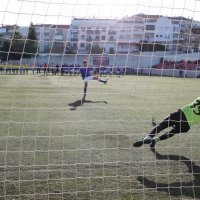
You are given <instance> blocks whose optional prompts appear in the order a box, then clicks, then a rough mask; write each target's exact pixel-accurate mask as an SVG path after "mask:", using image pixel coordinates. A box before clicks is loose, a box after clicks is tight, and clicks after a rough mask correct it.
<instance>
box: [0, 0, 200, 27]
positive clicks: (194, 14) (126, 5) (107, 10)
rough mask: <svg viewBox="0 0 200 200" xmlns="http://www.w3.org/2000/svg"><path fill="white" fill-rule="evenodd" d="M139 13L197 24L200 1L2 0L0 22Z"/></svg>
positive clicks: (63, 20)
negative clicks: (182, 18)
mask: <svg viewBox="0 0 200 200" xmlns="http://www.w3.org/2000/svg"><path fill="white" fill-rule="evenodd" d="M138 13H144V14H158V15H164V16H172V17H173V16H184V17H186V18H188V17H189V18H193V19H194V20H198V21H200V0H1V6H0V23H1V24H4V25H5V24H18V25H21V26H27V25H29V24H30V22H33V23H34V24H38V23H48V24H70V21H71V19H72V18H73V17H80V18H93V17H94V18H122V17H123V16H131V15H134V14H138Z"/></svg>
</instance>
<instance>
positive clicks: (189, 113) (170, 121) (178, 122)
mask: <svg viewBox="0 0 200 200" xmlns="http://www.w3.org/2000/svg"><path fill="white" fill-rule="evenodd" d="M199 122H200V97H198V98H197V99H195V100H194V101H193V102H192V103H189V104H187V105H185V106H183V107H182V108H181V109H178V110H177V111H176V112H174V113H171V114H170V115H169V116H167V117H166V118H165V119H163V121H161V122H160V123H159V124H158V125H156V124H155V123H154V127H153V129H152V130H151V131H150V132H149V133H148V135H147V136H146V137H145V138H144V139H141V140H138V141H137V142H135V143H134V144H133V146H134V147H140V146H142V145H143V144H150V147H152V148H154V147H155V144H156V143H157V142H159V141H161V140H166V139H168V138H170V137H172V136H174V135H175V134H178V133H185V132H188V131H189V130H190V127H191V126H192V125H193V124H195V123H199ZM169 127H172V129H171V130H170V131H168V132H166V133H164V134H163V135H161V136H159V137H158V136H156V135H157V134H158V133H160V132H161V131H162V130H164V129H166V128H169Z"/></svg>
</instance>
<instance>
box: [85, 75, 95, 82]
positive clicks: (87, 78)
mask: <svg viewBox="0 0 200 200" xmlns="http://www.w3.org/2000/svg"><path fill="white" fill-rule="evenodd" d="M93 78H94V76H88V77H86V78H84V80H83V81H84V83H87V82H88V81H91V80H93Z"/></svg>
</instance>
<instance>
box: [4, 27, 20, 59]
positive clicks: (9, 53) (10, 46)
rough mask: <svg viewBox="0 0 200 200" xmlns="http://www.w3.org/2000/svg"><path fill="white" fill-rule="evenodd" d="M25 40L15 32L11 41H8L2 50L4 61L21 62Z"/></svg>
mask: <svg viewBox="0 0 200 200" xmlns="http://www.w3.org/2000/svg"><path fill="white" fill-rule="evenodd" d="M23 47H24V40H23V37H22V35H21V33H20V32H18V31H15V32H14V33H13V37H12V38H11V40H6V41H4V43H3V47H2V48H1V51H2V53H1V59H2V60H19V59H21V54H22V52H23Z"/></svg>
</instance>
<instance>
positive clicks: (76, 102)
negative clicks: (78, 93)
mask: <svg viewBox="0 0 200 200" xmlns="http://www.w3.org/2000/svg"><path fill="white" fill-rule="evenodd" d="M86 103H104V104H107V101H91V100H77V101H74V102H72V103H69V104H68V105H69V106H71V108H70V110H76V109H77V107H80V106H82V105H83V104H86Z"/></svg>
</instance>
